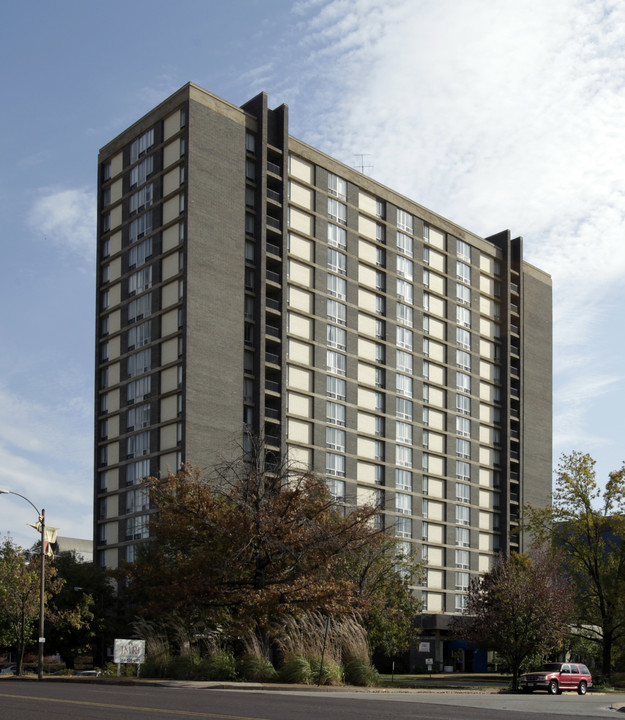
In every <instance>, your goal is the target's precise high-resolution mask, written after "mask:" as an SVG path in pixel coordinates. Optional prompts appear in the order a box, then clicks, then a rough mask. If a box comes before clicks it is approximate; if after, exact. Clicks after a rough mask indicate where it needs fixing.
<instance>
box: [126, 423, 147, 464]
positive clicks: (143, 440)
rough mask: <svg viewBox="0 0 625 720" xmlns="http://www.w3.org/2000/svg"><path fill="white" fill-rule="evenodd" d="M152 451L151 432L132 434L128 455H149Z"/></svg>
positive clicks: (129, 439)
mask: <svg viewBox="0 0 625 720" xmlns="http://www.w3.org/2000/svg"><path fill="white" fill-rule="evenodd" d="M149 452H150V432H149V430H148V431H147V432H142V433H139V434H138V435H131V436H130V437H129V438H128V440H127V447H126V453H127V457H129V458H134V457H138V456H140V455H148V454H149Z"/></svg>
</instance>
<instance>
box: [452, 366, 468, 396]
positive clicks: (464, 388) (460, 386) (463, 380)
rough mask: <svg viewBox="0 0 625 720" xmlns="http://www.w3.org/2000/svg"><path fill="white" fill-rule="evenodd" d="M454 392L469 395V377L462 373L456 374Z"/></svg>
mask: <svg viewBox="0 0 625 720" xmlns="http://www.w3.org/2000/svg"><path fill="white" fill-rule="evenodd" d="M456 390H458V391H459V392H463V393H466V394H467V395H470V394H471V376H470V375H467V374H466V373H463V372H456Z"/></svg>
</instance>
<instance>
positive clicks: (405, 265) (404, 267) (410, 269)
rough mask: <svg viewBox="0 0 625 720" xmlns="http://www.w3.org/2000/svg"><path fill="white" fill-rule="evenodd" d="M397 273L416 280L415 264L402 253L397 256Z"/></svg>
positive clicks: (407, 278)
mask: <svg viewBox="0 0 625 720" xmlns="http://www.w3.org/2000/svg"><path fill="white" fill-rule="evenodd" d="M397 274H398V275H399V276H400V277H403V278H405V279H406V280H410V281H411V282H412V280H414V266H413V262H412V260H408V259H407V258H405V257H402V256H401V255H398V256H397Z"/></svg>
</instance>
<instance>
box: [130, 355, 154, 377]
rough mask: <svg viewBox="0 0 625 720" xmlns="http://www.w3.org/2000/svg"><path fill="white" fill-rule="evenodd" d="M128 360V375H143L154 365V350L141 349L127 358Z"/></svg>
mask: <svg viewBox="0 0 625 720" xmlns="http://www.w3.org/2000/svg"><path fill="white" fill-rule="evenodd" d="M127 362H128V377H136V376H137V375H143V373H146V372H148V370H150V368H151V365H152V350H151V349H150V348H146V349H145V350H140V351H139V352H137V353H134V355H130V357H129V358H128V360H127Z"/></svg>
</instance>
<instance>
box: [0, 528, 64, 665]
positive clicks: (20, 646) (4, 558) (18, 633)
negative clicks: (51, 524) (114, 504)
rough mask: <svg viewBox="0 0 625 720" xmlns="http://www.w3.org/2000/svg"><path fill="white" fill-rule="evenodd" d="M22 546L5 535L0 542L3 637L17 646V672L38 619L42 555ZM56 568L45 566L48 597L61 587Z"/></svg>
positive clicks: (0, 596) (5, 642)
mask: <svg viewBox="0 0 625 720" xmlns="http://www.w3.org/2000/svg"><path fill="white" fill-rule="evenodd" d="M38 553H39V548H37V554H34V552H32V551H27V550H23V549H22V548H20V547H18V546H17V545H15V544H14V543H13V541H12V540H11V538H8V537H7V538H5V539H4V541H3V542H2V545H1V546H0V633H1V637H0V641H1V644H2V645H4V646H9V647H11V646H12V647H15V648H16V652H17V668H18V669H17V674H18V675H21V674H22V671H23V664H24V652H25V650H26V648H27V647H28V645H29V644H30V643H31V642H32V639H33V635H34V631H35V628H36V624H37V621H38V619H39V597H40V596H39V593H40V588H41V583H40V577H41V575H40V557H41V556H40V555H39V554H38ZM55 576H56V572H55V570H54V568H51V567H49V565H48V567H47V568H46V592H45V595H46V601H48V600H50V598H51V597H53V596H54V595H55V594H56V593H57V592H58V591H59V590H60V587H61V585H62V582H61V581H59V580H57V579H56V577H55Z"/></svg>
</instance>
